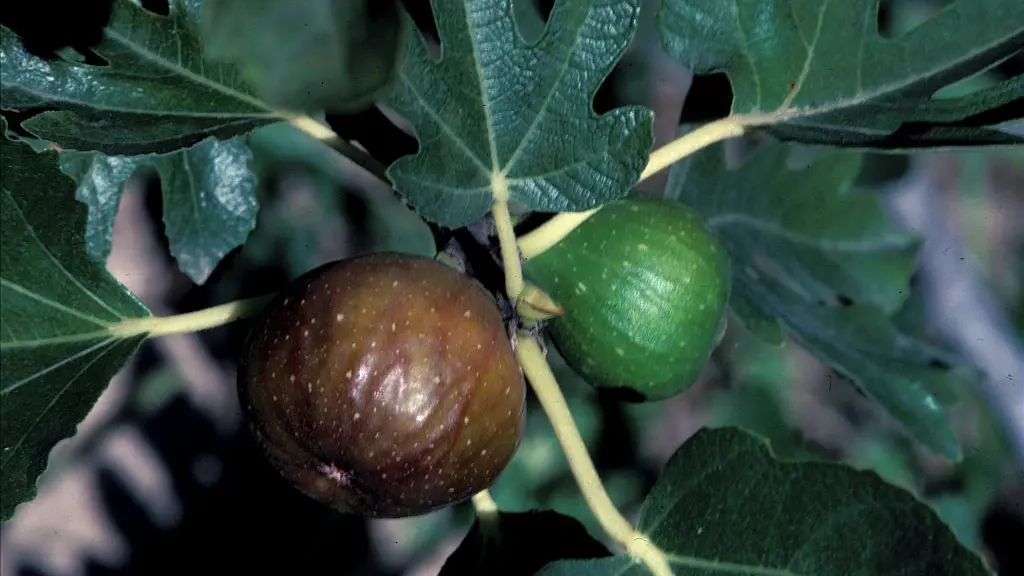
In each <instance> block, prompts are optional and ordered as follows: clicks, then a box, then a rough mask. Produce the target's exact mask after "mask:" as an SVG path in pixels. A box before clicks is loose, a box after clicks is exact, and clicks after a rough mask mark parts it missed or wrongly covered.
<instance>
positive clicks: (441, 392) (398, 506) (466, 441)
mask: <svg viewBox="0 0 1024 576" xmlns="http://www.w3.org/2000/svg"><path fill="white" fill-rule="evenodd" d="M525 395H526V387H525V383H524V380H523V376H522V373H521V371H520V369H519V366H518V364H517V362H516V358H515V355H514V353H513V350H512V346H511V344H510V342H509V339H508V334H507V332H506V329H505V326H504V322H503V321H502V318H501V315H500V313H499V311H498V308H497V305H496V303H495V301H494V299H493V298H492V297H491V295H490V294H488V293H487V292H485V291H484V289H483V288H482V287H481V286H480V285H479V284H478V283H477V282H476V281H475V280H473V279H472V278H470V277H468V276H465V275H463V274H462V273H460V272H458V271H457V270H455V269H453V268H451V267H449V266H446V265H444V264H441V263H439V262H435V261H433V260H429V259H426V258H422V257H419V256H411V255H401V254H392V253H379V254H372V255H367V256H360V257H356V258H352V259H348V260H342V261H339V262H334V263H330V264H327V265H324V266H321V267H320V268H317V269H316V270H313V271H311V272H309V273H307V274H305V275H304V276H302V277H300V278H299V279H298V280H296V281H295V282H294V283H293V284H292V285H291V287H290V288H288V289H287V290H286V291H285V292H283V293H282V294H281V295H279V296H278V297H277V298H276V299H275V300H274V301H273V302H272V303H271V304H270V305H269V306H268V308H267V310H266V311H265V312H264V314H263V315H262V317H261V318H260V319H259V320H258V321H257V322H256V324H255V326H254V327H253V330H252V332H251V335H250V337H249V339H248V341H247V343H246V349H245V351H244V358H243V361H242V362H241V366H240V374H239V397H240V400H241V403H242V408H243V410H244V412H245V414H246V416H247V419H248V421H249V424H250V427H251V429H252V431H253V432H254V434H255V436H256V438H257V439H258V442H259V444H260V445H261V446H262V447H263V449H264V450H265V453H266V454H267V456H268V458H269V460H270V461H271V463H272V464H273V465H274V466H275V467H276V468H277V469H278V470H279V471H280V472H281V474H282V475H283V476H284V477H285V478H287V479H288V480H289V481H291V483H292V484H293V485H295V486H296V487H297V488H298V489H300V490H301V491H303V492H305V493H306V494H307V495H309V496H311V497H313V498H315V499H317V500H319V501H321V502H323V503H325V504H328V505H330V506H332V507H334V508H335V509H337V510H340V511H342V512H350V513H357V514H361V515H364V516H368V517H380V518H397V517H404V516H413V515H418V514H425V513H427V512H430V511H432V510H436V509H438V508H442V507H445V506H448V505H451V504H454V503H457V502H460V501H463V500H466V499H468V498H470V497H471V496H472V495H473V494H475V493H476V492H479V491H480V490H483V489H485V488H487V487H488V486H490V485H491V484H492V483H493V482H494V481H495V480H496V478H497V476H498V474H499V473H501V471H502V470H504V468H505V467H506V465H507V464H508V463H509V461H510V460H511V458H512V456H513V454H514V452H515V450H516V448H517V446H518V443H519V438H520V435H521V433H522V427H523V416H524V411H525Z"/></svg>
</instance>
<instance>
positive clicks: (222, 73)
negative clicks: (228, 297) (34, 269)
mask: <svg viewBox="0 0 1024 576" xmlns="http://www.w3.org/2000/svg"><path fill="white" fill-rule="evenodd" d="M169 4H170V15H169V16H160V15H157V14H154V13H151V12H148V11H146V10H145V9H143V8H142V7H140V6H139V5H138V4H137V3H135V2H132V1H131V0H116V2H115V5H114V10H113V14H112V16H111V21H110V25H109V26H108V27H107V28H106V29H105V31H104V33H103V39H102V41H101V42H100V43H99V44H98V45H96V46H95V47H93V48H92V51H93V52H94V53H95V55H96V56H98V57H99V58H100V59H102V61H103V62H101V63H95V62H93V61H91V60H87V61H82V62H80V61H71V60H67V59H55V60H46V59H43V58H39V57H38V56H34V55H32V54H30V53H29V52H28V51H26V50H25V48H24V47H23V46H22V45H21V43H20V41H19V40H18V38H17V36H16V35H15V34H14V33H13V32H11V31H10V30H8V29H7V28H3V27H0V106H2V107H3V108H4V109H7V110H19V111H25V110H37V109H42V108H47V109H50V108H57V110H49V111H45V112H42V113H40V114H38V115H36V116H34V117H32V118H30V119H28V120H26V121H25V122H23V124H22V125H23V127H24V128H25V129H27V130H29V131H30V132H31V133H32V134H34V135H35V136H37V137H39V138H42V139H44V140H49V141H51V142H55V143H57V144H58V145H59V146H60V147H61V148H62V149H65V150H81V151H98V152H103V153H105V154H112V155H132V154H148V153H164V152H171V151H174V150H176V149H179V148H184V147H187V146H191V145H193V144H197V143H198V142H200V141H202V140H204V139H205V138H207V137H209V136H216V137H218V138H231V137H233V136H237V135H240V134H244V133H246V132H249V131H250V130H252V129H254V128H256V127H259V126H262V125H264V124H269V123H272V122H278V121H280V120H281V116H280V114H279V113H278V112H276V111H275V110H273V109H271V108H270V107H269V106H268V105H267V104H266V103H264V102H262V101H261V100H259V99H258V98H257V97H256V96H255V95H254V93H253V92H252V90H251V89H250V88H249V87H248V86H247V85H246V83H245V82H244V81H243V79H242V77H241V74H240V73H239V72H238V70H237V68H235V67H234V66H230V65H225V64H214V63H211V62H208V61H206V60H205V59H204V56H203V53H202V51H201V46H200V40H199V31H198V26H199V13H200V10H201V5H202V0H170V3H169Z"/></svg>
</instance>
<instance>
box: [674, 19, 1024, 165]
mask: <svg viewBox="0 0 1024 576" xmlns="http://www.w3.org/2000/svg"><path fill="white" fill-rule="evenodd" d="M878 6H879V1H878V0H736V1H734V2H722V1H720V0H663V1H662V4H661V8H660V9H659V11H658V32H659V34H660V36H661V40H662V43H663V45H664V46H665V49H666V51H667V52H668V54H669V55H671V56H672V57H673V58H675V59H676V60H678V61H680V62H682V63H683V64H685V65H687V66H689V67H690V68H692V69H693V70H694V72H696V73H698V74H707V73H712V72H725V74H726V75H727V76H728V77H729V81H730V83H731V84H732V89H733V94H734V99H733V105H732V112H733V114H737V115H743V116H746V117H749V118H750V120H751V122H752V123H755V124H758V125H763V126H764V128H765V129H766V130H768V131H769V132H771V133H772V134H774V135H776V136H777V137H779V138H782V139H785V140H795V141H800V142H808V143H817V144H827V145H831V146H853V147H872V148H887V149H913V148H920V147H934V146H976V145H1007V144H1020V143H1024V138H1021V136H1020V135H1019V134H1016V133H1014V132H1012V131H1006V130H1005V129H1003V128H1002V127H1001V126H1000V125H1001V123H1005V122H1007V121H1010V120H1013V119H1015V118H1020V117H1021V114H1022V113H1021V110H1024V107H1022V106H1013V104H1015V103H1021V102H1024V75H1021V74H1016V75H1014V76H1012V77H1010V78H1007V79H1005V80H1001V81H997V82H996V83H995V84H994V85H992V86H989V87H986V88H982V89H979V90H976V91H974V92H970V93H968V94H965V95H961V96H958V97H955V98H949V97H943V96H942V95H941V94H938V95H937V94H936V92H938V91H939V90H941V89H943V88H946V87H948V86H950V85H952V84H954V83H956V82H958V81H960V80H963V79H966V78H969V77H971V76H972V75H974V74H976V73H979V72H982V71H984V70H986V69H988V68H989V67H991V66H992V65H994V64H997V63H998V62H1000V61H1002V60H1003V59H1005V58H1007V57H1009V56H1011V55H1013V54H1015V53H1018V52H1020V50H1022V49H1024V3H1022V2H1017V1H1013V0H959V1H957V2H954V3H953V4H951V5H949V6H947V7H946V8H944V9H942V10H940V11H939V12H938V13H937V14H936V15H935V16H933V17H932V18H931V19H929V20H928V21H926V22H924V23H923V24H921V25H919V26H917V27H915V28H914V29H913V30H911V31H909V32H907V33H905V34H903V35H901V36H899V37H897V38H893V39H889V38H884V37H883V36H882V35H881V34H880V33H879V30H878V23H877V22H878Z"/></svg>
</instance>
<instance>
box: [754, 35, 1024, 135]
mask: <svg viewBox="0 0 1024 576" xmlns="http://www.w3.org/2000/svg"><path fill="white" fill-rule="evenodd" d="M1018 36H1024V30H1017V31H1015V32H1011V33H1009V34H1007V35H1006V36H1002V37H999V38H996V39H993V40H992V42H989V43H987V44H984V45H982V47H980V48H978V49H975V50H972V51H969V52H965V53H963V54H961V55H960V57H959V58H957V59H955V60H945V61H942V62H940V63H937V64H936V66H934V67H932V68H929V69H928V70H926V71H922V72H919V73H918V74H916V75H913V76H900V78H902V79H903V81H899V80H897V81H895V82H892V83H887V84H881V85H879V86H878V87H876V88H875V89H874V90H869V91H867V92H859V93H858V94H855V95H854V96H853V97H850V98H846V99H843V98H841V97H840V98H839V99H838V100H834V101H831V102H826V103H825V104H823V105H822V106H818V107H799V106H798V107H792V108H785V107H784V106H785V105H786V102H783V103H782V104H781V105H780V107H779V108H777V109H776V110H774V111H771V112H761V111H753V112H747V113H742V114H736V115H735V117H736V118H737V119H739V120H741V121H743V122H744V123H747V124H749V125H752V126H756V125H762V124H774V123H779V122H788V121H790V120H798V119H802V118H807V117H811V116H816V115H820V114H827V113H829V112H835V111H837V110H844V109H848V108H853V107H856V106H860V105H862V104H867V103H870V102H871V101H873V100H877V99H883V98H886V97H889V96H896V95H898V94H899V93H900V91H902V90H904V89H906V88H908V87H910V86H912V85H914V84H915V83H916V82H918V81H919V80H920V79H921V78H926V77H930V76H934V75H935V74H937V73H938V72H941V71H944V70H946V69H949V68H950V67H953V66H956V65H957V64H959V63H960V62H963V61H965V60H969V59H971V58H973V57H975V56H977V55H978V54H981V53H983V52H987V51H990V50H993V49H995V48H997V47H998V46H1000V45H1003V44H1005V43H1007V42H1010V41H1012V40H1013V39H1014V38H1017V37H1018ZM812 59H813V58H812ZM861 62H863V60H861ZM812 66H813V64H808V66H807V68H808V71H809V70H810V68H811V67H812ZM859 67H860V66H858V68H859ZM755 70H756V69H755ZM801 89H802V86H797V90H796V92H797V93H799V91H800V90H801ZM795 97H796V95H794V96H793V98H787V101H790V100H792V99H795Z"/></svg>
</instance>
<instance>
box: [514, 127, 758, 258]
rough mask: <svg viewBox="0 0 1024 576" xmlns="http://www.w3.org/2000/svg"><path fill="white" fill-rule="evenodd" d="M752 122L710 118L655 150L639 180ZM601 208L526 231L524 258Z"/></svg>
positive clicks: (738, 132) (559, 217)
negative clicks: (705, 122) (712, 119)
mask: <svg viewBox="0 0 1024 576" xmlns="http://www.w3.org/2000/svg"><path fill="white" fill-rule="evenodd" d="M751 125H752V123H751V119H750V118H749V117H742V116H729V117H727V118H722V119H721V120H715V121H714V122H709V123H708V124H705V125H703V126H701V127H700V128H697V129H696V130H694V131H693V132H688V133H686V134H684V135H682V136H680V137H679V138H676V139H675V140H673V141H672V142H669V143H668V144H666V145H664V146H662V147H661V148H658V149H657V150H655V151H654V152H652V153H651V157H650V159H649V160H648V161H647V167H646V168H644V171H643V172H641V173H640V178H639V179H638V180H637V183H640V182H643V181H644V180H646V179H648V178H650V177H651V176H653V175H654V174H657V173H658V172H660V171H662V170H664V169H665V168H668V167H669V166H671V165H672V164H675V163H676V162H678V161H680V160H682V159H683V158H686V157H687V156H689V155H691V154H693V153H695V152H697V151H698V150H701V149H703V148H706V147H708V146H710V145H712V144H714V143H716V142H721V141H722V140H728V139H729V138H734V137H736V136H740V135H742V134H743V133H744V132H745V131H747V129H749V127H750V126H751ZM598 210H600V208H594V209H592V210H587V211H586V212H562V213H560V214H556V215H555V216H553V217H552V218H551V219H550V220H548V221H547V222H545V223H544V224H542V225H540V226H538V227H537V228H536V229H535V230H533V231H531V232H529V233H528V234H524V235H523V236H522V237H521V238H519V239H518V244H519V251H520V253H521V254H522V257H523V260H529V259H531V258H535V257H537V256H540V255H541V254H543V253H544V252H545V251H546V250H547V249H548V248H551V247H552V246H554V245H555V244H558V243H559V242H560V241H561V240H562V239H563V238H565V237H566V236H568V235H569V233H570V232H572V231H573V230H575V229H576V228H577V227H578V226H579V225H580V224H583V223H584V222H585V221H586V220H587V219H588V218H590V217H591V216H593V215H594V214H596V213H597V211H598Z"/></svg>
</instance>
